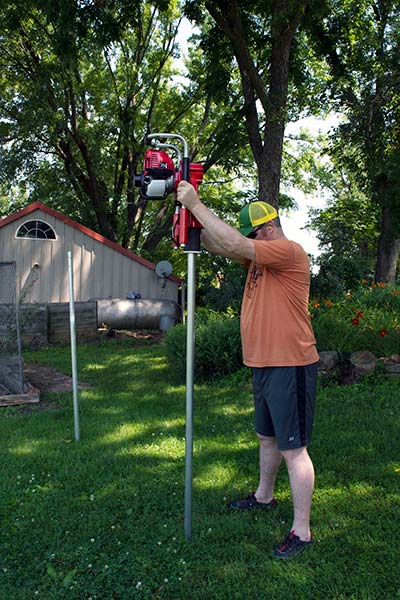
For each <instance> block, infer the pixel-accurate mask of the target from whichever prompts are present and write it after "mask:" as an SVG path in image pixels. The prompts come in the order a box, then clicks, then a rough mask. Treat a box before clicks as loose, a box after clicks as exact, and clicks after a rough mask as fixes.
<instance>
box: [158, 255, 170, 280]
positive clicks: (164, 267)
mask: <svg viewBox="0 0 400 600" xmlns="http://www.w3.org/2000/svg"><path fill="white" fill-rule="evenodd" d="M171 273H172V265H171V263H170V262H168V261H167V260H162V261H160V262H159V263H158V264H157V265H156V274H157V275H158V277H162V278H163V279H166V278H167V277H168V275H171Z"/></svg>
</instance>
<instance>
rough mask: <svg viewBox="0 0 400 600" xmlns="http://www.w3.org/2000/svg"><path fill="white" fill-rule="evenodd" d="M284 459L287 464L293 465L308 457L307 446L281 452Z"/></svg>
mask: <svg viewBox="0 0 400 600" xmlns="http://www.w3.org/2000/svg"><path fill="white" fill-rule="evenodd" d="M280 452H281V454H282V456H283V458H284V459H285V461H286V462H287V463H289V464H290V463H292V462H294V461H297V460H299V459H300V460H301V459H302V458H306V457H308V452H307V446H303V447H302V448H293V449H292V450H281V451H280Z"/></svg>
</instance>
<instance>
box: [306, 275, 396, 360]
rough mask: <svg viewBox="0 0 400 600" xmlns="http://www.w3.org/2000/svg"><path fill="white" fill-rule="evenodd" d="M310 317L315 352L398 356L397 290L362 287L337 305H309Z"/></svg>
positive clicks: (328, 303) (329, 301)
mask: <svg viewBox="0 0 400 600" xmlns="http://www.w3.org/2000/svg"><path fill="white" fill-rule="evenodd" d="M310 314H311V318H312V324H313V328H314V333H315V337H316V339H317V348H318V350H337V351H338V352H342V353H345V352H355V351H357V350H370V351H371V352H373V353H374V354H376V355H377V356H389V355H391V354H397V353H399V350H400V291H399V290H398V289H396V288H395V287H393V286H388V285H384V284H381V285H379V284H378V285H377V286H375V285H374V286H366V285H364V288H363V289H359V290H357V291H356V292H355V293H348V294H344V295H343V296H342V298H341V299H340V300H339V301H337V302H332V301H331V300H330V299H328V300H325V301H321V302H320V303H319V302H312V303H311V305H310Z"/></svg>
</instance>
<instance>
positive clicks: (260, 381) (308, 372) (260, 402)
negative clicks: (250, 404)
mask: <svg viewBox="0 0 400 600" xmlns="http://www.w3.org/2000/svg"><path fill="white" fill-rule="evenodd" d="M317 364H318V363H313V364H311V365H306V366H302V367H253V368H252V372H253V395H254V408H255V429H256V432H257V433H259V434H260V435H264V436H266V437H275V438H276V440H277V443H278V448H279V450H292V449H295V448H303V446H307V445H308V444H309V443H310V440H311V433H312V427H313V422H314V406H315V396H316V389H317Z"/></svg>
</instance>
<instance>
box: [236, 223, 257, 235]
mask: <svg viewBox="0 0 400 600" xmlns="http://www.w3.org/2000/svg"><path fill="white" fill-rule="evenodd" d="M253 229H255V228H254V227H253V225H248V226H247V227H239V231H240V233H241V234H242V235H244V237H247V236H248V235H249V233H251V232H252V231H253Z"/></svg>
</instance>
